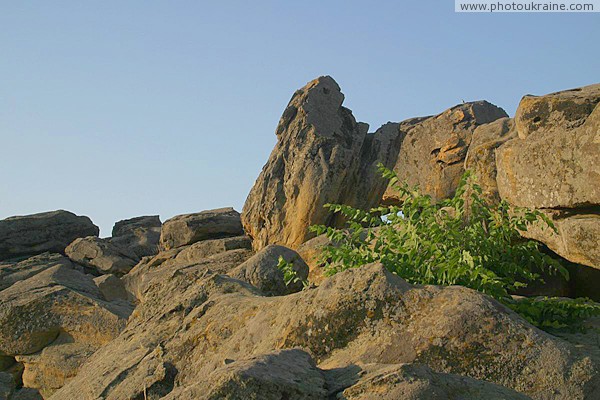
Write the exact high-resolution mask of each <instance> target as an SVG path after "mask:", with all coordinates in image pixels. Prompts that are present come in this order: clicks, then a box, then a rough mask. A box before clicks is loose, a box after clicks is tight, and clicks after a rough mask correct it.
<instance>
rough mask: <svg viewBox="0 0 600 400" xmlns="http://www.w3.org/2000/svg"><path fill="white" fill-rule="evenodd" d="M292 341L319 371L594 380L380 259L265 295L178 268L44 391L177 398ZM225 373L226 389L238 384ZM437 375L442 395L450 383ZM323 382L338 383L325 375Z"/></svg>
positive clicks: (582, 362)
mask: <svg viewBox="0 0 600 400" xmlns="http://www.w3.org/2000/svg"><path fill="white" fill-rule="evenodd" d="M296 347H300V348H303V349H305V350H306V351H307V352H309V353H310V354H311V355H312V356H313V358H314V360H315V363H316V364H317V366H318V367H319V368H320V369H322V370H327V371H331V370H332V371H341V370H342V369H345V368H349V367H350V368H353V367H352V366H353V365H368V364H380V365H381V364H388V365H389V364H404V363H413V362H414V363H417V364H424V365H426V366H428V367H429V369H430V370H431V371H433V372H435V373H437V374H456V375H461V376H468V377H470V378H473V379H476V380H486V381H489V382H492V383H495V384H497V385H501V386H504V387H507V388H510V389H513V390H516V391H518V392H520V393H522V394H525V395H526V396H530V397H531V398H533V399H559V400H560V399H565V400H566V399H569V400H573V399H575V400H576V399H593V398H594V396H596V393H597V389H598V388H599V387H600V376H599V375H598V373H597V371H598V368H599V364H598V363H599V360H598V359H597V357H596V355H595V354H596V353H594V352H593V351H589V350H588V349H587V348H586V347H585V346H584V345H580V346H574V345H571V344H569V343H568V342H566V341H564V340H561V339H558V338H556V337H554V336H551V335H549V334H547V333H545V332H543V331H540V330H538V329H537V328H535V327H533V326H531V325H530V324H528V323H527V322H526V321H524V320H523V319H521V318H520V317H519V316H518V315H516V314H515V313H513V312H512V311H510V310H508V309H507V308H505V307H504V306H502V305H500V304H499V303H497V302H496V301H494V300H493V299H491V298H489V297H488V296H485V295H482V294H480V293H477V292H475V291H473V290H470V289H467V288H464V287H435V286H411V285H409V284H408V283H406V282H405V281H403V280H402V279H400V278H399V277H397V276H396V275H394V274H391V273H389V272H388V271H387V270H385V269H384V268H383V267H382V266H381V265H369V266H364V267H361V268H358V269H353V270H348V271H345V272H342V273H339V274H337V275H335V276H334V277H332V278H330V279H328V280H326V281H325V282H323V283H322V284H321V285H320V286H319V287H317V288H311V289H308V290H303V291H301V292H299V293H295V294H291V295H288V296H277V297H265V296H262V295H261V293H260V292H259V291H258V290H256V289H255V288H253V287H252V286H250V285H248V284H245V283H243V282H241V281H239V280H236V279H232V278H230V277H227V276H224V275H219V274H215V273H211V272H210V271H207V270H206V269H196V268H180V269H179V270H178V272H177V273H174V274H172V275H171V276H170V277H169V279H162V280H159V281H156V282H155V283H154V284H153V285H151V286H150V287H149V288H148V289H147V291H146V293H145V298H144V301H143V302H142V303H141V304H140V305H139V306H138V308H137V309H136V312H135V313H134V314H133V315H132V316H131V318H130V320H129V323H128V325H127V327H126V328H125V330H124V331H123V332H122V333H121V334H120V335H119V337H117V338H116V339H114V340H113V341H111V342H110V343H108V344H107V345H105V346H104V347H102V348H101V349H99V350H98V351H97V352H96V353H94V355H92V357H91V358H90V359H89V361H88V362H87V363H86V365H85V366H84V367H82V368H81V369H80V371H79V373H78V374H77V376H76V377H75V378H73V379H72V380H71V381H70V382H68V383H67V384H66V385H65V386H63V387H62V388H61V389H60V390H59V391H57V392H56V393H55V394H54V395H53V397H52V398H53V399H64V398H98V397H105V398H138V397H139V398H143V396H147V398H158V397H165V396H171V395H172V396H171V397H167V398H170V399H178V398H180V397H178V394H179V393H184V392H185V391H186V390H187V389H188V388H192V387H194V386H195V385H197V384H199V383H200V382H204V381H206V380H207V377H208V376H210V374H211V373H214V372H215V371H216V370H218V369H219V368H222V367H223V366H224V365H228V364H231V365H234V364H235V362H236V360H247V359H248V358H251V357H257V356H261V355H264V354H267V353H270V352H272V351H273V350H282V349H292V348H296ZM241 365H242V366H243V368H242V370H248V368H249V367H246V366H245V365H248V364H246V363H242V364H241ZM231 368H232V370H231V373H232V374H233V376H234V378H233V385H238V384H240V385H242V384H243V382H242V381H240V380H236V378H235V372H234V371H233V370H235V369H236V368H235V367H231ZM228 371H229V370H228ZM425 372H427V371H425ZM281 373H282V374H284V372H283V371H282V372H281ZM414 374H415V375H417V376H420V374H421V373H414ZM421 375H422V374H421ZM219 376H229V377H231V376H232V375H231V374H230V373H228V372H226V373H225V374H223V375H219ZM254 376H257V375H254ZM227 379H229V378H227ZM311 379H312V378H311ZM420 379H421V378H420ZM445 379H446V380H447V381H448V382H449V383H450V384H451V385H450V387H449V388H448V390H452V387H456V386H457V385H458V383H457V380H456V379H455V378H451V377H450V378H445ZM339 380H342V378H339ZM344 381H346V378H344ZM466 381H467V380H465V382H466ZM215 382H223V381H222V380H221V378H219V379H217V380H216V381H215ZM247 382H251V383H252V385H254V383H255V382H257V380H252V378H251V377H249V378H248V381H247ZM280 382H281V381H280ZM437 382H440V381H439V380H438V381H437ZM467 383H468V382H467ZM436 384H437V383H436V382H434V383H433V386H435V385H436ZM219 385H220V384H219ZM219 385H216V387H218V386H219ZM268 385H270V386H269V387H274V386H271V385H272V384H268ZM328 385H329V386H328V387H335V386H337V387H338V388H339V390H343V389H345V387H343V386H340V385H339V384H336V378H335V375H334V376H330V377H329V379H328ZM369 385H371V386H374V384H373V383H371V384H369ZM452 385H454V386H452ZM221 387H222V386H221ZM292 387H293V386H292ZM317 387H319V385H318V384H317ZM392 387H393V385H392ZM386 390H387V389H386ZM394 390H396V389H394ZM425 393H427V392H425ZM496 393H502V392H501V390H500V389H498V390H496ZM505 393H512V392H510V391H505ZM330 394H333V395H335V392H334V393H330ZM247 395H248V396H249V397H248V398H259V396H260V393H252V394H251V393H247ZM252 396H253V397H252ZM513 397H514V395H513ZM181 398H186V397H183V395H182V397H181ZM187 398H189V397H187ZM359 398H360V397H359ZM509 398H511V397H509ZM514 398H518V397H514Z"/></svg>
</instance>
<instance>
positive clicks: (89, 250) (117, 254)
mask: <svg viewBox="0 0 600 400" xmlns="http://www.w3.org/2000/svg"><path fill="white" fill-rule="evenodd" d="M65 253H66V254H67V256H68V257H69V258H70V259H71V260H73V261H74V262H76V263H78V264H81V265H83V266H86V267H88V268H91V269H93V270H95V272H96V273H99V274H115V275H124V274H126V273H127V272H129V271H130V270H131V268H133V267H134V266H135V265H136V264H137V262H138V261H139V259H138V257H137V255H136V254H135V253H134V252H132V251H131V250H129V249H128V248H126V247H119V246H116V245H114V244H112V242H111V241H110V240H107V239H100V238H98V237H95V236H88V237H86V238H79V239H75V240H74V241H73V243H71V244H70V245H69V246H67V248H66V249H65Z"/></svg>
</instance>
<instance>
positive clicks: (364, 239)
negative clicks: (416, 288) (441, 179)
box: [311, 165, 600, 328]
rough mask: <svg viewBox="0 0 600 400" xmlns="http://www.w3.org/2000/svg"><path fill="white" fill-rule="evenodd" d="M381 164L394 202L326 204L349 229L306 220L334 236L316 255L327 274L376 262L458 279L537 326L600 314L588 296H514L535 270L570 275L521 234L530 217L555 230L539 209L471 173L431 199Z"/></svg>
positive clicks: (424, 276)
mask: <svg viewBox="0 0 600 400" xmlns="http://www.w3.org/2000/svg"><path fill="white" fill-rule="evenodd" d="M379 169H380V172H381V173H382V175H383V176H384V177H385V178H388V179H389V180H390V184H391V185H393V187H394V188H395V189H396V190H397V191H398V193H399V194H400V196H399V198H400V205H399V206H388V207H378V208H374V209H371V210H370V211H363V210H359V209H355V208H352V207H349V206H346V205H340V204H327V205H326V206H325V207H327V208H328V209H329V210H330V211H332V212H334V213H340V214H342V215H343V216H344V217H345V219H346V224H347V226H346V228H345V229H338V228H332V227H327V226H323V225H318V226H313V227H311V230H312V231H313V232H315V233H316V234H318V235H320V234H323V233H325V234H326V235H327V237H328V238H329V239H331V241H332V242H333V243H334V245H331V246H326V247H325V248H324V249H323V253H322V255H321V258H322V259H321V260H322V262H323V263H324V264H325V273H326V274H327V275H333V274H335V273H337V272H340V271H343V270H346V269H349V268H355V267H360V266H362V265H365V264H368V263H372V262H380V263H382V264H383V265H384V266H385V267H386V268H387V269H388V270H389V271H391V272H393V273H395V274H397V275H398V276H400V277H402V278H403V279H405V280H406V281H408V282H410V283H415V284H433V285H463V286H467V287H470V288H472V289H475V290H477V291H480V292H482V293H486V294H488V295H490V296H493V297H494V298H496V299H498V300H500V301H502V302H504V303H505V304H507V305H509V306H510V307H511V308H513V309H514V310H515V311H517V312H519V313H521V314H522V315H524V316H525V317H526V318H527V319H528V320H529V321H530V322H532V323H533V324H536V325H537V326H540V327H542V328H544V327H550V326H563V325H568V324H569V323H571V322H573V321H571V319H573V318H576V319H580V317H585V316H588V315H592V314H593V313H600V305H598V304H595V303H591V302H587V301H579V300H578V301H577V302H576V303H573V304H570V303H569V301H568V300H564V299H552V300H550V299H549V300H548V301H538V302H535V301H530V302H528V303H520V302H517V301H515V300H513V299H512V298H511V296H510V293H512V292H514V291H515V290H516V289H517V288H519V287H525V286H527V284H528V283H530V282H533V281H540V280H541V279H542V278H541V277H540V274H539V273H538V272H535V271H543V272H546V273H548V274H560V275H562V276H564V277H565V278H566V279H568V277H569V275H568V272H567V270H566V269H565V268H564V267H563V266H562V265H561V264H560V263H559V262H558V261H557V260H555V259H553V258H552V257H550V256H548V255H547V254H544V253H543V252H542V251H541V250H540V248H539V246H540V245H539V243H538V242H536V241H533V240H527V239H524V238H522V237H521V235H520V234H519V231H523V230H526V229H527V226H528V225H529V224H531V223H533V222H538V223H542V224H545V225H546V228H547V229H555V227H554V225H553V224H552V221H550V220H549V219H548V218H547V217H546V216H545V215H544V214H542V213H541V212H539V211H537V210H533V211H532V210H528V209H525V208H519V207H513V206H511V205H509V204H508V203H507V202H505V201H502V202H501V203H500V204H498V205H496V206H489V205H488V204H487V203H486V202H485V200H483V198H482V190H481V187H480V186H479V185H477V183H476V182H475V179H474V176H473V175H472V174H471V173H470V172H466V173H465V174H464V176H463V177H462V179H461V181H460V184H459V185H458V188H457V190H456V194H455V195H454V197H453V198H451V199H447V200H443V201H442V202H440V203H435V202H433V201H432V199H431V197H430V196H427V195H424V194H422V193H420V191H419V190H418V188H417V187H410V186H408V185H407V184H399V183H398V177H397V175H396V174H395V173H394V172H392V171H390V170H388V169H386V168H384V167H383V166H382V165H380V166H379ZM568 303H569V304H568ZM533 308H535V309H538V311H539V312H540V315H543V319H539V318H537V317H535V313H536V312H537V311H536V312H531V313H528V312H527V310H531V309H533ZM550 309H552V310H558V309H562V310H564V312H558V311H556V312H554V311H552V312H550V311H549V310H550ZM584 310H585V311H584Z"/></svg>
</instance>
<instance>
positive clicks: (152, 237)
mask: <svg viewBox="0 0 600 400" xmlns="http://www.w3.org/2000/svg"><path fill="white" fill-rule="evenodd" d="M161 227H162V223H161V222H160V219H159V217H158V215H152V216H144V217H136V218H131V219H126V220H123V221H119V222H117V223H116V224H115V226H114V227H113V229H112V237H111V238H110V239H109V240H110V242H111V243H112V244H115V245H117V246H119V247H122V248H126V249H129V250H130V251H131V252H133V253H135V254H136V256H137V259H138V260H139V259H141V258H142V257H147V256H153V255H156V254H157V253H158V245H159V241H160V230H161Z"/></svg>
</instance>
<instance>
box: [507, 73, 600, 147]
mask: <svg viewBox="0 0 600 400" xmlns="http://www.w3.org/2000/svg"><path fill="white" fill-rule="evenodd" d="M598 103H600V84H596V85H590V86H584V87H581V88H576V89H571V90H564V91H561V92H556V93H550V94H547V95H545V96H532V95H527V96H524V97H523V98H522V99H521V102H520V104H519V107H518V108H517V112H516V114H515V122H516V125H517V131H518V133H519V138H520V139H527V137H529V136H530V135H538V134H542V135H543V134H545V133H550V132H553V131H556V130H572V129H575V128H577V127H579V126H581V125H583V123H584V122H585V120H586V119H587V117H588V115H590V114H591V113H592V111H593V110H594V108H596V105H597V104H598Z"/></svg>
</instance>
